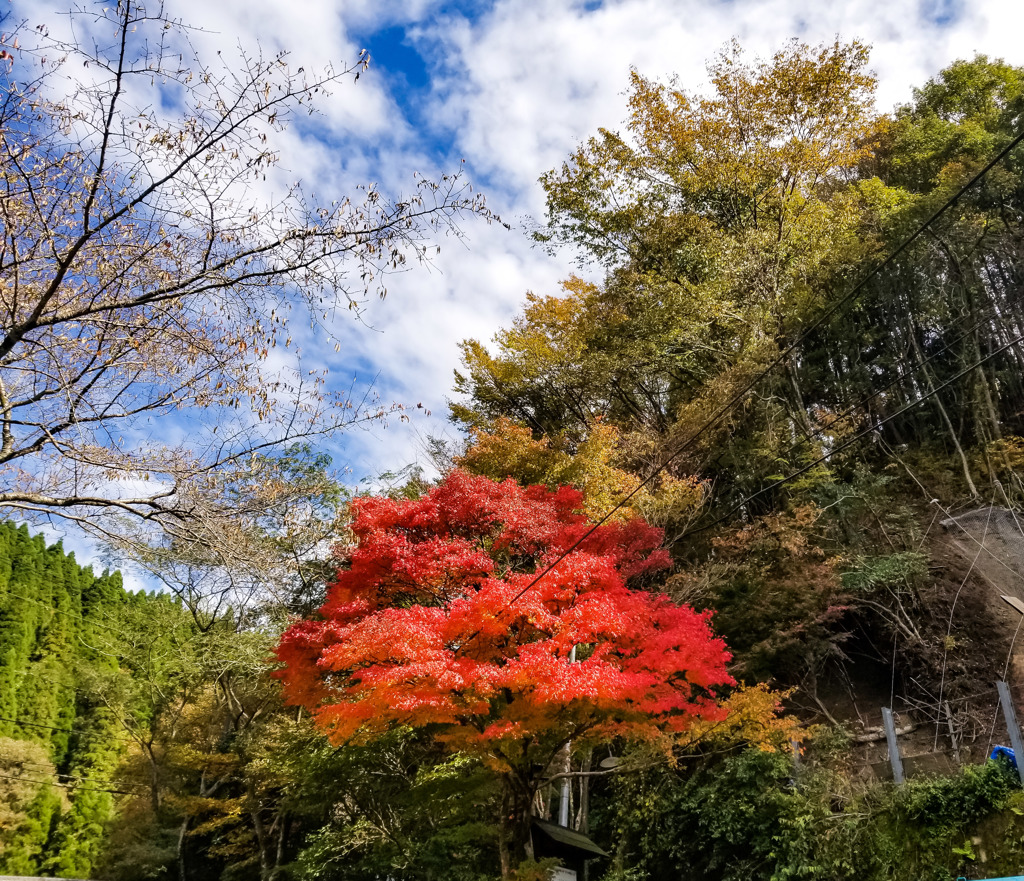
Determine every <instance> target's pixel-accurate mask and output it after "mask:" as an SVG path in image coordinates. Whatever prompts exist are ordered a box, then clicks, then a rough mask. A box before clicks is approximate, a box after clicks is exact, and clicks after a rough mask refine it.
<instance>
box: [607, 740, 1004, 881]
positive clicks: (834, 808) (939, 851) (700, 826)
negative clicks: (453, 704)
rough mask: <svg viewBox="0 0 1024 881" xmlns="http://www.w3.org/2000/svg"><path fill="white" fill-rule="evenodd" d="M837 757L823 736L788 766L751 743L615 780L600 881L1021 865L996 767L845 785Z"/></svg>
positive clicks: (932, 872) (1000, 767) (902, 877)
mask: <svg viewBox="0 0 1024 881" xmlns="http://www.w3.org/2000/svg"><path fill="white" fill-rule="evenodd" d="M845 755H846V751H845V750H844V749H843V748H842V737H841V736H839V735H836V734H834V733H833V734H825V735H822V737H821V738H819V742H818V743H816V744H815V745H814V746H813V747H812V748H811V749H810V750H809V753H808V755H806V756H804V757H803V758H802V760H801V761H800V763H798V764H794V762H793V758H792V757H791V756H789V755H785V754H781V753H767V752H762V751H758V750H753V749H751V750H747V751H744V752H742V753H739V754H736V755H733V756H730V757H728V758H725V759H723V760H722V761H720V762H718V763H716V764H713V765H708V764H702V765H701V766H700V767H699V768H696V769H693V770H689V769H688V768H687V767H686V765H685V763H683V764H681V765H680V766H679V768H677V769H675V770H668V769H662V770H658V771H652V772H649V773H647V774H646V775H643V776H631V777H623V778H621V779H620V780H618V781H617V782H616V783H615V784H614V788H615V791H616V796H617V798H615V799H614V800H612V802H613V803H614V805H615V806H614V808H613V809H610V810H609V811H608V812H607V813H602V814H601V815H600V816H598V817H596V818H595V819H596V826H597V827H598V829H597V831H598V833H599V835H600V837H601V838H604V837H605V836H607V837H608V839H609V840H616V841H617V850H616V853H615V856H614V858H613V860H612V861H611V864H610V865H609V867H608V869H607V871H606V872H605V874H604V875H603V878H604V879H605V881H648V879H651V881H653V879H658V878H670V877H671V878H682V877H685V878H701V879H707V881H783V879H812V878H813V879H817V878H821V879H826V878H827V879H835V881H843V879H850V881H854V879H856V881H875V879H878V881H882V879H894V881H953V879H955V878H957V877H966V878H968V879H971V878H994V877H999V876H1006V875H1013V874H1018V873H1019V872H1020V871H1021V869H1022V868H1024V791H1022V790H1021V786H1020V782H1019V779H1018V777H1017V774H1016V772H1015V771H1013V770H1012V769H1011V768H1009V767H1008V766H1006V765H1004V764H1002V763H996V762H989V763H987V764H984V765H974V766H967V767H964V768H963V769H961V770H960V771H959V772H958V773H957V774H955V775H951V776H941V777H940V776H936V777H927V778H917V779H912V780H910V781H908V782H907V783H905V784H904V785H902V786H895V785H893V784H892V783H879V782H871V783H861V782H856V778H855V777H853V776H851V774H850V770H851V769H850V768H849V767H848V766H847V760H846V759H845V758H844V756H845ZM592 877H595V876H593V875H592ZM597 877H600V876H597Z"/></svg>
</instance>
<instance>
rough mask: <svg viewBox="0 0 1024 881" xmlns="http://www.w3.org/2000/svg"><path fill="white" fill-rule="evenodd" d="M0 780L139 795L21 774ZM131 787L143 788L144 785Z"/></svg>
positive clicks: (75, 789) (1, 775) (4, 775)
mask: <svg viewBox="0 0 1024 881" xmlns="http://www.w3.org/2000/svg"><path fill="white" fill-rule="evenodd" d="M61 776H64V777H66V776H68V775H66V774H63V775H61ZM83 779H84V778H83ZM0 780H20V781H21V782H23V783H36V784H38V785H39V786H57V787H59V788H61V789H72V790H74V791H75V792H78V791H81V790H85V791H86V792H111V793H113V794H114V795H138V793H136V792H127V791H125V790H123V789H105V788H103V787H99V786H82V785H80V784H78V783H57V782H55V781H53V780H37V779H35V778H34V777H23V776H22V775H20V774H0ZM131 785H133V786H141V785H142V784H131Z"/></svg>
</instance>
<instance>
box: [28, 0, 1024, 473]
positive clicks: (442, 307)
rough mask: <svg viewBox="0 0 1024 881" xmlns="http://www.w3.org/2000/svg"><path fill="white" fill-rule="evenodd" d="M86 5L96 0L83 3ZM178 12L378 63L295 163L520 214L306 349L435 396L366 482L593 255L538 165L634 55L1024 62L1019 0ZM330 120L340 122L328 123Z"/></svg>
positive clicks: (896, 95)
mask: <svg viewBox="0 0 1024 881" xmlns="http://www.w3.org/2000/svg"><path fill="white" fill-rule="evenodd" d="M67 2H68V0H13V2H12V3H11V8H12V9H13V15H14V17H15V18H25V19H27V20H28V21H29V22H30V23H32V24H35V23H38V22H44V21H45V22H50V23H51V24H52V23H53V22H56V21H58V20H60V17H59V13H60V12H61V11H62V10H65V9H66V4H67ZM82 2H86V0H82ZM166 8H167V11H168V13H169V14H170V15H172V16H174V17H179V18H181V19H182V20H183V21H184V22H187V23H189V24H192V25H195V26H196V27H198V28H200V29H202V31H201V32H200V33H198V34H197V44H198V45H199V46H200V48H201V49H202V50H203V51H205V52H216V51H217V50H223V51H224V52H225V53H230V52H232V51H235V50H236V49H237V47H239V46H241V47H243V48H246V49H250V50H252V48H253V47H254V46H255V45H256V44H257V43H258V44H260V45H262V47H263V48H264V50H277V49H285V50H288V51H289V52H290V53H291V55H292V60H293V62H294V63H295V64H296V65H299V64H301V65H304V66H306V67H307V68H310V67H317V66H323V65H325V64H328V63H334V64H338V63H340V62H352V61H354V60H355V59H356V58H357V57H358V55H359V52H360V50H361V49H367V50H368V51H369V53H370V56H371V63H370V68H369V71H368V72H367V73H366V74H365V75H364V76H362V77H361V78H360V80H359V82H358V83H354V84H352V83H347V84H345V85H343V86H341V87H339V88H338V89H337V90H336V91H335V93H334V94H333V95H332V96H331V97H330V98H329V99H328V100H326V101H325V102H324V103H323V104H322V105H321V110H322V111H323V114H324V116H323V126H322V130H321V131H320V132H319V133H318V134H319V137H318V138H317V139H316V140H310V141H307V142H303V141H302V139H301V138H298V137H297V136H293V137H292V140H291V141H290V142H288V145H287V148H286V150H285V153H284V157H283V163H284V165H285V166H286V167H287V169H288V172H289V174H290V175H292V176H293V177H294V178H301V179H302V180H303V181H304V183H305V185H306V186H307V187H309V188H310V189H313V190H315V191H317V192H318V193H328V192H332V191H333V192H335V193H338V192H340V193H342V194H344V192H345V190H346V189H347V188H351V187H352V186H353V185H354V184H355V183H357V182H360V181H362V182H366V181H378V182H380V183H381V185H382V187H383V189H385V190H386V191H389V192H390V193H392V194H395V195H396V196H397V195H398V194H399V193H401V192H403V191H405V192H408V191H409V190H410V189H411V186H412V183H413V172H420V173H424V174H427V175H437V174H439V173H440V172H442V171H445V170H454V169H456V168H457V167H458V165H459V163H460V162H461V161H463V160H464V162H465V168H466V169H467V171H468V174H469V176H470V178H471V179H472V181H473V183H474V184H475V186H476V187H477V188H479V189H480V190H482V191H483V192H484V193H485V194H486V195H487V198H488V204H489V207H490V208H491V209H493V210H494V211H496V212H497V213H499V214H500V215H501V216H502V218H503V219H504V220H506V221H507V222H509V223H510V224H511V226H512V230H511V231H508V230H506V229H504V228H502V227H501V226H498V225H491V226H487V225H485V224H483V223H482V222H477V221H474V220H468V221H467V222H466V223H465V224H464V227H463V228H464V232H465V237H464V239H463V240H461V241H459V240H455V239H451V240H442V242H441V244H442V251H441V254H440V255H439V256H438V257H437V258H436V260H435V261H434V263H433V264H432V265H431V266H430V267H426V268H424V267H416V268H414V269H412V270H410V271H408V272H406V273H403V274H401V275H399V276H395V277H393V278H392V279H391V281H390V283H389V285H388V288H389V295H388V297H387V298H386V299H385V300H383V301H380V302H377V301H374V302H372V303H369V304H367V308H366V310H365V313H364V318H363V321H362V322H355V321H351V320H347V321H346V322H345V323H344V324H341V325H339V326H338V327H337V328H336V329H335V332H336V334H337V335H338V336H339V337H340V338H341V341H342V347H341V350H340V352H339V353H338V354H335V353H334V351H333V348H334V347H333V345H331V346H330V347H329V348H328V347H327V346H324V347H323V351H319V350H318V348H317V344H316V343H315V341H310V343H309V344H308V345H307V347H306V352H305V354H304V356H305V358H306V359H307V361H310V362H314V363H319V362H322V363H323V364H324V365H327V366H330V368H331V372H332V375H333V376H335V377H336V378H337V381H338V382H339V383H340V384H343V385H344V386H346V387H347V386H348V385H349V384H350V383H351V382H352V379H353V377H356V378H357V381H358V382H359V383H368V382H371V381H374V382H375V383H376V390H377V393H378V394H379V395H380V397H381V398H382V399H383V400H384V401H400V402H404V403H407V404H411V405H415V404H417V403H422V404H423V405H424V409H425V410H429V411H430V415H429V416H426V415H422V414H419V415H417V416H415V417H414V418H413V419H412V421H411V422H410V423H408V424H406V423H399V422H397V421H393V422H392V423H391V424H390V425H389V426H388V427H387V428H382V427H378V428H376V429H374V430H371V431H358V432H354V433H352V434H351V435H349V436H348V437H347V438H345V439H344V440H342V441H341V442H340V443H339V444H338V445H337V447H336V448H335V450H334V454H335V458H336V463H337V464H338V465H347V466H348V467H349V468H351V479H352V480H353V481H355V480H358V479H360V478H363V477H366V476H372V475H374V474H377V473H380V472H381V471H383V470H386V469H397V468H400V467H402V466H403V465H405V464H407V463H410V462H414V461H416V460H418V459H422V458H423V453H422V443H423V438H424V437H425V436H426V435H428V434H434V435H445V434H449V435H450V434H451V433H452V428H451V426H450V425H449V423H448V421H447V408H446V403H445V401H446V397H447V396H448V395H449V393H450V388H451V382H452V371H453V370H454V369H455V368H456V367H457V366H458V347H457V344H458V342H459V340H461V339H463V338H466V337H476V338H478V339H481V340H489V339H490V337H491V336H492V335H493V334H494V333H495V331H496V330H497V329H498V328H499V327H500V326H502V325H503V324H506V323H507V322H508V321H509V319H510V318H511V317H512V315H513V314H514V313H515V312H516V310H517V309H518V308H519V305H520V304H521V302H522V300H523V297H524V294H525V292H526V291H527V290H534V291H537V292H552V291H554V290H556V289H557V288H556V286H557V282H558V280H559V279H560V278H563V277H565V276H566V275H568V274H569V272H570V271H573V270H574V269H575V266H574V263H573V259H572V255H570V254H565V255H561V256H559V257H556V258H552V257H549V256H547V255H545V254H544V253H543V252H541V251H540V250H538V249H536V248H534V247H532V246H531V243H530V241H529V240H528V239H527V237H526V236H525V234H524V232H523V226H524V224H525V223H526V222H527V221H528V220H529V218H531V217H533V218H538V219H540V218H541V217H542V209H543V196H542V192H541V189H540V186H539V185H538V183H537V178H538V176H539V175H540V174H542V173H543V172H544V171H545V170H547V169H549V168H552V167H553V166H555V165H557V164H558V163H560V162H561V161H562V159H563V158H564V157H565V156H566V155H567V154H568V153H569V151H571V150H572V149H573V148H574V146H575V145H577V144H578V143H579V142H580V141H581V140H583V139H585V138H587V137H588V136H589V135H590V134H592V133H594V132H595V130H596V129H597V128H598V127H599V126H604V127H609V128H617V127H619V126H620V124H621V122H622V120H623V118H624V116H625V98H624V89H625V88H626V85H627V77H628V73H629V69H630V67H636V68H637V69H638V70H639V71H640V72H641V73H643V74H644V75H646V76H648V77H653V78H668V77H669V76H671V75H672V74H676V75H678V77H679V80H680V83H681V84H682V85H683V87H684V88H686V89H687V90H689V91H700V90H701V89H702V88H703V86H704V81H705V62H706V61H707V60H708V59H709V58H710V57H711V56H713V55H714V54H715V53H716V51H717V50H718V49H720V48H721V47H722V46H723V45H724V44H725V43H726V42H727V41H728V40H730V39H731V38H733V37H735V38H737V39H738V40H739V41H740V43H741V45H742V46H743V47H744V49H745V50H746V51H747V52H748V53H749V54H750V55H755V56H756V55H767V54H771V53H772V52H773V51H775V50H776V49H778V48H780V47H781V46H782V45H783V43H784V42H785V41H787V40H788V39H790V38H793V37H796V38H799V39H800V40H802V41H805V42H808V43H812V44H813V43H818V42H822V41H828V42H831V41H833V40H834V39H835V38H836V37H837V36H838V37H839V38H841V39H843V40H850V39H853V38H858V39H860V40H863V41H865V42H867V43H869V44H871V45H872V47H873V49H872V67H873V69H874V71H875V72H876V74H877V75H878V78H879V81H880V84H879V90H878V101H879V106H880V107H881V108H883V109H889V108H891V107H892V106H893V105H894V104H896V103H898V102H901V101H906V100H908V99H909V98H910V94H911V89H912V87H913V86H914V85H919V84H921V83H923V82H924V81H925V80H926V79H927V78H928V77H929V76H931V75H933V74H935V73H936V72H937V71H938V70H939V69H941V68H942V67H943V66H945V65H946V64H948V63H949V62H950V61H952V60H953V59H955V58H959V57H970V56H971V55H973V54H974V53H975V52H983V53H986V54H988V55H990V56H997V57H1002V58H1005V59H1006V60H1007V61H1009V62H1011V63H1015V64H1024V44H1022V43H1021V41H1020V34H1021V33H1024V4H1022V3H1020V2H1019V0H972V2H970V3H967V2H963V0H886V2H880V0H833V2H826V0H722V2H712V0H604V2H601V0H578V2H572V0H451V2H438V0H290V2H285V0H166ZM325 133H326V135H325Z"/></svg>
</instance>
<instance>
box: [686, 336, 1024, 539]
mask: <svg viewBox="0 0 1024 881" xmlns="http://www.w3.org/2000/svg"><path fill="white" fill-rule="evenodd" d="M1022 341H1024V335H1022V336H1019V337H1016V338H1015V339H1012V340H1010V341H1009V342H1008V343H1005V344H1003V345H1002V346H1000V347H999V348H998V349H995V350H993V351H992V352H990V353H989V354H987V355H986V356H985V357H984V358H981V359H979V360H977V361H975V362H974V363H973V364H971V365H969V366H968V367H965V368H964V369H963V370H961V371H960V372H959V373H957V374H955V375H954V376H952V377H950V378H949V379H947V380H946V381H945V382H944V383H942V385H939V386H936V387H935V388H933V389H932V390H931V391H929V392H927V393H925V394H923V395H921V397H919V398H917V400H914V401H911V402H910V403H909V404H907V405H906V406H904V407H901V408H900V409H899V410H897V411H896V412H895V413H891V414H890V415H889V416H886V417H885V418H884V419H880V420H879V421H878V422H876V423H874V424H873V425H870V426H869V427H868V428H865V429H864V430H863V431H861V432H859V433H858V434H855V435H854V436H853V437H851V438H848V439H847V440H845V441H844V442H843V443H841V444H840V445H839V446H837V447H835V448H834V449H832V450H830V451H829V452H827V453H825V454H824V455H823V456H819V457H818V458H817V459H815V460H814V461H813V462H809V463H807V464H806V465H804V466H803V467H802V468H798V469H797V470H796V471H794V472H793V473H792V474H789V475H787V476H786V477H782V478H780V479H779V480H776V481H774V482H773V483H769V484H768V486H765V487H762V488H761V489H759V490H758V491H757V492H754V493H751V494H750V495H749V496H747V497H746V498H744V499H743V500H741V501H740V502H737V503H736V505H734V506H733V507H732V508H730V509H729V510H728V511H727V512H726V513H725V514H723V515H722V516H721V517H719V518H718V519H716V520H713V521H712V522H711V523H708V524H706V525H704V526H701V527H699V528H697V529H692V530H684V531H683V532H681V533H679V535H677V536H676V537H675V538H674V539H672V540H671V541H670V542H669V544H675V542H677V541H680V540H681V539H683V538H685V537H687V536H690V535H696V534H697V533H699V532H706V531H707V530H709V529H712V528H713V527H715V526H717V525H718V524H719V523H723V522H724V521H726V520H728V519H729V518H730V517H732V515H733V514H735V513H736V512H737V511H739V510H740V509H741V508H743V507H744V506H745V505H747V504H748V503H750V502H752V501H753V500H754V499H756V498H758V497H759V496H762V495H764V494H765V493H767V492H770V491H771V490H773V489H775V488H776V487H778V486H782V484H784V483H789V482H790V481H791V480H795V479H796V478H797V477H800V476H801V475H802V474H806V473H807V472H808V471H810V470H811V469H812V468H814V467H815V466H817V465H820V464H821V463H822V462H827V461H828V460H829V459H830V458H831V457H832V456H834V455H836V453H841V452H842V451H843V450H845V449H846V448H847V447H850V446H852V445H853V444H855V443H856V442H857V441H859V440H860V439H861V438H863V437H865V436H866V435H869V434H874V433H876V432H877V431H878V429H879V428H881V427H882V426H883V425H885V424H886V423H887V422H891V421H892V420H893V419H896V418H897V417H898V416H902V415H903V414H904V413H906V412H907V411H908V410H912V409H913V408H914V407H916V406H918V405H919V404H921V403H923V402H924V401H927V400H928V399H929V398H931V397H933V396H935V395H937V394H938V393H939V392H941V391H942V390H943V389H944V388H948V387H949V386H950V385H952V384H953V383H954V382H956V381H957V380H959V379H962V378H963V377H965V376H966V375H967V374H968V373H970V372H971V371H972V370H977V369H978V368H979V367H980V366H981V365H982V364H985V363H986V362H988V361H990V360H991V359H992V358H994V357H995V356H996V355H999V354H1001V353H1002V352H1005V351H1006V350H1007V349H1009V348H1010V347H1011V346H1015V345H1017V343H1020V342H1022Z"/></svg>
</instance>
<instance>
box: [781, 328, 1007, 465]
mask: <svg viewBox="0 0 1024 881" xmlns="http://www.w3.org/2000/svg"><path fill="white" fill-rule="evenodd" d="M994 317H996V314H995V313H994V312H992V311H988V312H986V314H985V315H984V316H983V317H982V318H981V319H980V320H978V321H977V322H975V323H974V325H972V326H971V327H969V328H968V329H967V330H965V331H964V332H963V333H961V334H960V335H959V336H957V337H955V338H954V339H953V340H952V341H950V342H948V343H946V345H944V346H943V347H942V348H941V349H938V350H936V351H934V352H932V353H931V354H930V355H929V356H928V357H927V358H924V359H923V360H920V361H918V362H916V364H914V365H912V367H911V368H910V369H909V370H906V371H904V372H902V373H899V374H898V375H897V376H896V378H895V379H894V380H892V382H890V383H889V384H888V385H884V386H882V387H881V388H879V389H875V390H874V391H872V392H871V393H870V394H868V395H865V396H864V397H863V398H861V399H860V400H859V401H858V402H857V403H856V404H853V405H852V406H850V407H847V408H846V409H845V410H844V411H843V412H841V413H839V414H837V415H836V416H834V417H833V418H832V419H830V420H829V421H828V422H826V423H825V424H824V425H820V426H818V427H817V428H815V429H814V430H813V431H812V432H811V433H810V434H808V435H806V436H805V437H803V438H801V439H800V440H798V441H797V442H796V443H795V444H793V445H792V446H791V447H790V448H789V449H788V450H786V452H785V453H784V454H783V455H782V456H781V457H779V458H783V459H785V458H788V457H789V456H791V455H792V454H793V453H794V452H796V451H797V450H798V449H800V447H802V446H803V445H804V444H806V443H809V442H810V441H812V440H813V439H814V438H820V437H821V436H822V435H823V434H824V433H825V432H826V431H828V430H829V429H830V428H832V427H833V426H834V425H837V424H838V423H839V422H841V421H842V420H843V419H845V418H847V417H848V416H852V415H853V414H854V413H856V412H858V411H859V410H862V409H863V408H864V407H865V406H866V405H867V404H868V403H869V402H870V401H872V400H874V399H875V398H877V397H878V396H879V395H882V394H885V392H887V391H889V390H890V389H891V388H893V387H894V386H896V385H898V384H899V383H900V382H902V381H903V380H905V379H906V378H907V377H908V376H910V375H912V374H913V372H914V371H915V370H917V369H920V368H922V367H925V366H926V365H927V364H929V363H930V362H932V361H934V360H935V359H936V358H938V357H939V356H940V355H942V354H945V353H946V352H948V351H949V350H950V349H952V348H953V346H955V345H956V344H957V343H960V342H963V341H964V340H965V339H967V337H969V336H970V335H971V334H972V333H974V331H976V330H977V329H978V328H979V327H981V326H982V325H983V324H984V323H985V322H986V321H988V320H990V319H991V318H994ZM900 360H903V361H907V358H906V357H905V356H904V357H903V358H902V359H900Z"/></svg>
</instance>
